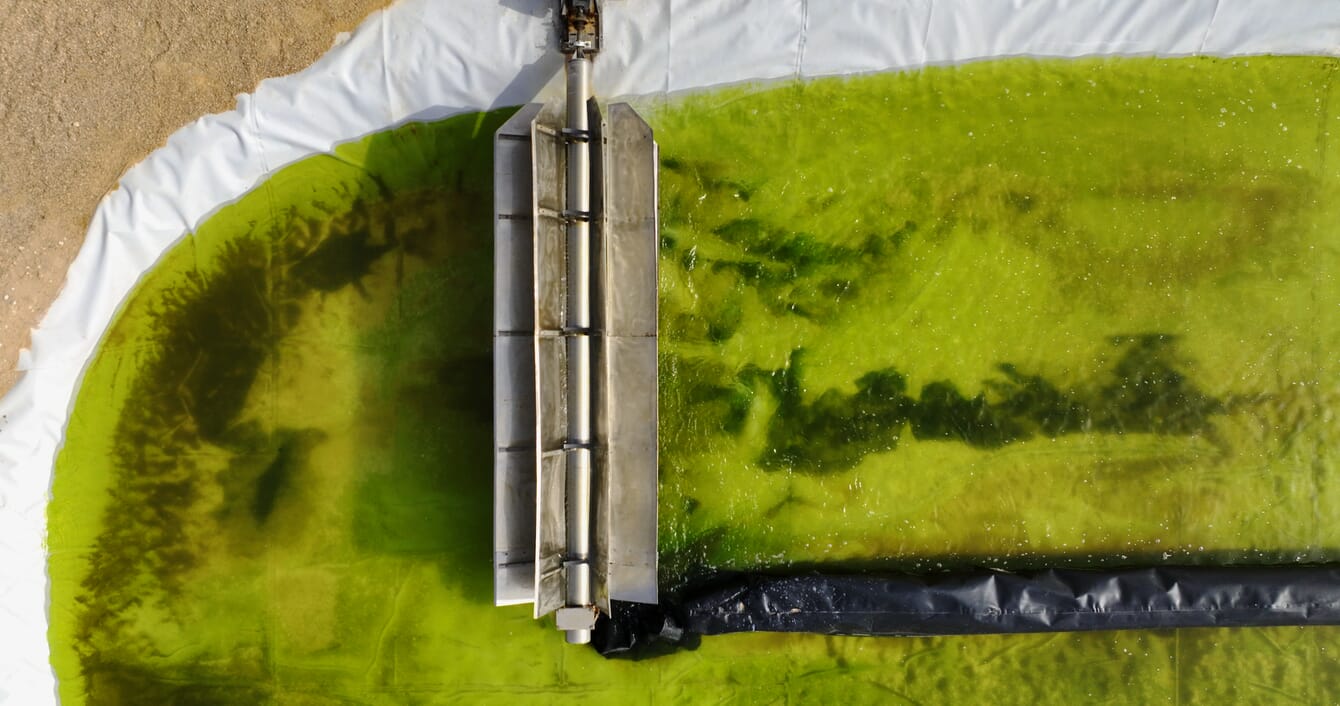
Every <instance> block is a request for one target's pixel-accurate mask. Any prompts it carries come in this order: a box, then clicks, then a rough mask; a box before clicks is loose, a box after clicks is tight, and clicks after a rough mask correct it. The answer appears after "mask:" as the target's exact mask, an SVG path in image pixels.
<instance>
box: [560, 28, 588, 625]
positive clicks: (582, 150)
mask: <svg viewBox="0 0 1340 706" xmlns="http://www.w3.org/2000/svg"><path fill="white" fill-rule="evenodd" d="M567 88H568V101H567V128H568V135H569V141H568V155H567V156H568V160H567V161H568V165H567V170H568V173H567V209H566V211H567V214H566V215H567V218H568V227H567V231H568V252H567V260H568V262H567V279H568V287H567V290H568V297H567V299H568V300H567V321H566V324H567V326H566V328H567V331H568V337H567V344H568V345H567V348H568V351H567V352H568V370H567V377H568V429H567V437H568V452H567V520H568V533H567V534H568V536H567V539H568V558H567V562H566V568H567V579H568V586H567V589H568V596H567V604H568V606H569V607H587V606H590V605H591V604H592V603H593V596H592V595H591V455H592V454H591V445H592V435H591V417H592V415H591V336H590V329H591V223H590V220H591V144H590V141H589V135H590V132H589V130H590V125H589V124H588V122H589V121H588V117H587V105H586V103H587V101H588V100H589V99H590V97H591V60H590V59H589V58H586V57H583V56H581V55H580V54H577V55H574V56H571V57H569V58H568V61H567ZM567 641H568V642H569V643H573V644H584V643H587V642H590V641H591V631H590V630H568V631H567Z"/></svg>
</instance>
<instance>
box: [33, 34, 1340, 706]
mask: <svg viewBox="0 0 1340 706" xmlns="http://www.w3.org/2000/svg"><path fill="white" fill-rule="evenodd" d="M1335 69H1336V62H1335V61H1334V60H1330V59H1292V58H1252V59H1242V60H1233V61H1220V60H1208V59H1184V60H1152V59H1124V60H1107V61H1076V62H1057V61H1048V62H1034V61H1005V62H995V63H983V64H974V65H968V66H963V67H954V68H936V69H927V70H924V71H920V72H915V73H907V74H896V75H885V76H871V77H865V78H859V79H850V80H823V81H815V82H811V83H805V84H788V85H782V86H770V87H755V88H734V89H729V90H725V91H713V92H709V93H704V94H702V95H699V96H693V97H689V98H686V99H676V100H674V101H670V102H662V103H658V104H654V105H652V104H648V105H647V106H643V107H644V109H645V112H646V113H647V114H648V117H649V118H650V120H651V121H652V123H653V126H654V127H655V129H656V131H657V136H658V139H659V141H660V142H661V145H662V155H663V158H664V160H663V165H662V171H661V174H662V195H661V199H662V223H663V242H662V263H661V265H662V267H661V272H662V283H661V306H662V331H661V335H662V360H661V366H662V400H661V407H662V428H661V435H662V460H663V463H662V486H661V494H662V507H661V518H662V547H661V554H662V561H663V564H664V567H665V571H664V574H665V575H664V577H663V582H664V584H665V585H667V586H675V585H678V584H679V583H680V582H682V581H684V580H686V579H689V578H692V577H694V576H698V575H701V574H704V573H709V572H711V571H715V570H718V569H722V568H754V567H761V566H763V567H777V566H783V565H787V564H792V563H810V562H840V563H842V564H844V565H852V564H864V563H879V564H886V565H897V566H911V567H919V568H935V567H936V566H937V565H942V566H949V565H954V564H965V563H966V564H979V563H985V564H989V565H993V566H996V565H1018V566H1032V565H1042V564H1057V563H1065V564H1093V563H1133V562H1138V563H1149V562H1158V561H1170V562H1179V563H1180V562H1186V561H1214V562H1218V561H1275V560H1288V561H1293V560H1299V559H1334V558H1336V557H1335V556H1334V554H1333V552H1334V550H1333V549H1332V548H1333V547H1335V546H1337V542H1336V541H1335V540H1334V539H1333V537H1332V534H1333V533H1334V532H1335V530H1333V529H1331V525H1332V524H1334V523H1333V522H1332V521H1333V520H1334V519H1335V518H1336V517H1337V515H1340V507H1337V505H1336V496H1335V492H1336V491H1335V488H1334V486H1335V482H1334V481H1335V473H1334V470H1333V469H1334V455H1333V453H1332V452H1331V450H1330V446H1331V444H1330V440H1331V439H1332V438H1334V437H1335V425H1336V424H1337V422H1336V421H1335V418H1334V415H1333V414H1332V413H1331V412H1330V409H1331V405H1332V403H1333V402H1334V398H1335V394H1336V383H1337V380H1340V377H1337V374H1336V373H1337V370H1336V368H1337V361H1336V360H1335V356H1334V355H1332V354H1331V353H1330V351H1332V350H1334V346H1333V343H1334V342H1335V339H1336V338H1337V336H1340V325H1337V324H1340V321H1337V320H1336V318H1335V317H1336V316H1337V312H1336V302H1337V301H1340V299H1337V298H1336V296H1335V294H1336V291H1335V290H1336V287H1337V285H1336V283H1335V281H1334V277H1333V276H1332V273H1333V272H1335V271H1336V268H1335V264H1336V263H1337V245H1338V244H1340V238H1337V232H1336V229H1335V226H1334V225H1333V224H1334V223H1335V222H1336V220H1335V217H1334V216H1335V209H1336V207H1335V205H1334V204H1335V203H1336V202H1335V199H1334V198H1333V197H1334V195H1335V186H1336V166H1335V165H1337V164H1340V162H1336V161H1335V160H1334V158H1333V155H1332V154H1331V152H1332V151H1333V148H1332V147H1331V146H1330V143H1329V140H1328V138H1329V129H1330V125H1331V124H1332V123H1334V122H1335V121H1336V115H1335V111H1334V110H1333V109H1332V108H1331V104H1330V93H1331V86H1332V76H1333V73H1334V71H1335ZM508 113H510V111H502V112H499V113H494V114H488V115H483V116H463V117H460V118H454V119H451V120H448V121H444V122H441V123H435V124H431V125H412V126H407V127H404V128H400V129H397V130H394V131H390V132H387V133H382V134H380V135H376V136H373V137H371V138H368V139H367V140H364V141H361V142H358V143H354V144H350V145H346V146H344V147H341V148H340V149H339V150H338V151H337V153H336V154H335V155H334V156H324V157H315V158H311V159H309V160H306V161H304V162H301V163H298V164H295V165H293V166H291V167H288V168H285V169H283V170H281V171H279V172H277V173H276V174H275V175H273V176H272V177H271V178H270V179H269V180H268V181H267V182H265V183H264V184H263V185H262V186H261V187H259V188H258V189H257V190H255V191H254V192H252V193H251V194H248V195H246V196H244V197H243V198H242V199H240V200H239V201H238V202H236V203H235V204H232V205H230V206H227V207H225V208H223V209H221V210H220V211H219V212H218V213H216V214H215V215H214V216H212V217H211V218H210V219H209V220H208V221H207V222H206V223H205V224H204V225H202V226H201V227H200V228H199V229H198V231H197V232H195V233H191V234H188V235H187V237H185V238H184V239H183V240H182V241H181V243H180V244H179V245H177V246H176V247H174V248H173V249H172V250H171V251H170V252H169V253H168V254H167V255H166V256H165V257H164V259H163V260H162V262H160V263H159V264H158V265H157V266H156V267H155V268H154V270H153V271H152V272H150V273H149V274H148V275H146V277H145V279H144V280H143V281H142V282H141V283H140V285H139V287H138V288H137V289H136V291H135V293H134V294H133V295H132V296H131V297H130V298H129V299H128V300H127V302H126V303H125V304H124V305H123V308H122V311H121V313H120V314H119V315H118V317H117V319H116V321H115V322H114V324H113V326H112V328H111V329H110V330H109V332H108V334H107V335H106V337H105V339H104V341H103V344H102V346H101V347H100V348H99V352H98V354H97V356H96V358H95V359H94V361H93V362H92V363H91V364H90V366H89V368H88V371H87V372H86V375H85V379H84V383H83V386H82V388H81V390H80V393H79V397H78V399H77V401H76V404H75V407H74V411H73V413H72V417H71V421H70V424H69V426H68V428H67V434H66V441H65V446H64V449H63V451H62V453H61V455H60V457H59V459H58V461H57V472H56V479H55V485H54V488H53V500H52V503H51V505H50V508H49V513H48V514H49V527H50V537H49V543H50V548H51V565H50V566H51V575H52V611H51V619H52V629H51V644H52V651H53V663H54V665H55V667H56V671H57V675H58V677H59V679H60V682H61V696H62V699H63V700H64V701H65V702H67V703H84V702H87V703H101V704H120V703H127V704H129V703H209V704H212V703H283V704H326V703H446V702H456V701H460V700H468V701H472V702H473V701H481V702H501V703H512V702H515V701H518V700H533V701H543V702H546V703H548V702H563V701H582V702H619V703H625V702H635V703H636V702H646V703H651V702H666V701H674V702H680V701H692V702H697V701H705V700H711V701H726V702H737V701H738V702H765V703H766V702H779V701H799V700H814V701H832V700H837V699H842V700H844V701H849V702H850V701H855V702H876V701H878V702H881V703H884V702H890V701H892V702H899V701H900V700H901V701H911V702H941V703H979V702H985V701H992V702H1012V703H1035V702H1053V703H1072V702H1075V701H1092V700H1111V701H1122V702H1130V703H1150V702H1156V701H1168V702H1193V701H1207V702H1208V701H1219V702H1233V703H1244V702H1245V703H1250V702H1257V703H1274V702H1279V701H1281V700H1288V699H1293V700H1302V701H1307V702H1321V701H1329V700H1331V699H1332V698H1333V697H1334V695H1335V694H1336V693H1338V692H1337V673H1336V670H1335V669H1334V665H1333V663H1332V659H1333V658H1332V656H1333V655H1334V654H1335V653H1336V652H1337V651H1338V650H1340V631H1337V630H1334V629H1329V628H1325V629H1307V630H1303V629H1269V630H1233V631H1226V630H1202V631H1177V632H1144V633H1124V634H1123V633H1102V634H1087V635H1049V636H985V637H974V638H946V639H915V640H911V639H909V640H901V639H879V640H877V639H854V638H853V639H840V638H824V637H818V636H804V635H792V636H777V635H747V636H731V637H721V638H708V639H706V640H705V641H704V642H703V644H702V645H701V647H699V648H698V649H697V650H694V651H688V652H682V653H679V654H676V655H672V656H668V657H661V658H657V659H654V660H648V661H643V662H626V661H606V660H604V659H602V658H600V657H598V656H596V655H595V654H594V653H592V652H591V651H589V650H586V649H573V648H568V647H566V646H564V645H563V644H562V639H561V637H560V636H559V635H558V634H556V633H555V632H554V631H553V630H552V625H551V624H547V623H546V622H541V623H536V622H534V621H531V620H530V619H529V614H528V612H527V611H526V609H525V608H511V609H494V608H492V607H491V606H489V602H490V599H491V588H490V586H489V581H490V567H489V548H488V547H489V526H490V525H489V514H490V512H491V499H490V497H489V493H490V490H489V488H490V474H491V450H490V448H489V438H490V432H489V425H490V422H491V414H490V401H489V395H490V385H489V367H490V360H491V359H490V353H489V343H490V341H489V338H490V317H491V314H492V306H491V302H490V292H491V281H490V274H491V266H492V264H491V249H490V247H491V246H490V239H491V208H492V199H491V195H490V194H489V188H490V183H491V165H490V154H491V136H492V133H493V131H494V130H495V129H496V128H497V126H498V125H499V124H500V122H501V121H502V120H503V119H504V118H505V117H506V115H507V114H508ZM1328 164H1329V165H1332V166H1329V167H1328Z"/></svg>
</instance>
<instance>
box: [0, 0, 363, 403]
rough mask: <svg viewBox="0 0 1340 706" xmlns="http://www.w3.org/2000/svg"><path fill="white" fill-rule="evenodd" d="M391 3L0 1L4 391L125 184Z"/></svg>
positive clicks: (0, 363) (0, 374)
mask: <svg viewBox="0 0 1340 706" xmlns="http://www.w3.org/2000/svg"><path fill="white" fill-rule="evenodd" d="M386 4H388V3H387V1H386V0H307V1H305V2H304V1H301V0H300V1H298V2H287V3H285V2H275V1H274V0H203V1H202V0H113V1H110V2H109V1H108V0H0V37H4V41H3V42H0V394H3V393H4V392H5V391H8V390H9V388H10V387H11V386H12V385H13V384H14V381H15V380H16V379H17V378H18V375H19V373H17V372H16V371H15V364H16V362H17V360H18V352H19V349H20V348H21V347H23V346H25V345H27V341H28V332H29V330H30V329H31V328H33V327H35V326H36V325H37V323H38V322H39V321H40V319H41V317H42V315H43V313H44V312H45V311H46V309H47V307H48V306H49V305H50V304H51V302H52V300H53V299H55V297H56V294H57V292H58V291H59V290H60V288H61V286H62V284H63V282H64V280H65V271H66V268H68V267H69V265H70V262H71V260H72V259H73V258H74V255H75V253H76V252H77V251H78V249H79V246H80V244H81V243H82V242H83V239H84V231H85V229H86V228H87V227H88V222H89V218H90V217H91V216H92V214H93V210H94V209H95V208H96V207H97V205H98V201H99V200H100V199H101V198H102V196H103V195H104V194H105V193H107V192H108V191H111V190H112V189H114V188H115V187H116V183H117V180H118V179H119V178H120V176H121V174H123V173H124V172H125V171H126V169H128V168H129V167H130V166H131V165H133V164H135V163H136V162H138V161H139V160H141V159H143V158H144V157H145V156H147V155H148V154H149V153H150V152H152V151H153V150H154V149H156V148H157V147H159V146H160V145H162V144H163V143H164V141H165V140H166V139H167V137H168V135H170V134H172V133H173V132H174V131H176V130H177V128H179V127H181V126H182V125H185V124H186V123H189V122H191V121H192V120H194V119H195V118H197V117H199V116H201V115H204V114H206V113H217V112H221V111H225V110H229V109H231V108H232V107H233V101H234V98H233V97H234V96H235V95H236V94H238V93H244V92H248V91H251V90H252V89H253V88H254V87H255V85H256V83H257V82H258V81H260V80H261V79H263V78H266V77H269V76H280V75H283V74H287V73H292V72H294V71H297V70H299V69H302V68H303V67H304V66H307V65H308V64H310V63H312V61H314V60H315V59H316V58H317V57H319V56H320V55H321V54H322V53H324V52H325V51H326V50H327V49H328V48H330V46H331V44H332V43H333V41H334V38H335V36H336V34H338V33H339V32H342V31H346V30H351V29H353V28H354V27H355V26H356V25H357V24H358V23H359V22H360V21H361V20H362V19H363V18H364V17H365V16H366V15H367V14H368V13H370V12H372V11H373V10H375V9H377V8H379V7H382V6H384V5H386Z"/></svg>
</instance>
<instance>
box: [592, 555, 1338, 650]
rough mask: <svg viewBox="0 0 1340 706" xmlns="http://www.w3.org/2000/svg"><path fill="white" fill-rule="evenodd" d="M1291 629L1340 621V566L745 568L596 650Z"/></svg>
mask: <svg viewBox="0 0 1340 706" xmlns="http://www.w3.org/2000/svg"><path fill="white" fill-rule="evenodd" d="M1282 625H1340V567H1335V566H1278V567H1161V568H1151V569H1120V570H1106V571H1081V570H1045V571H1034V572H1019V573H1006V572H998V571H981V572H976V573H957V574H939V575H930V576H912V575H824V574H806V575H798V576H771V575H757V574H755V575H736V576H732V577H729V578H727V579H725V580H724V581H722V582H718V583H715V584H714V585H711V586H708V587H705V588H702V589H699V590H696V591H690V592H688V593H687V594H686V595H685V597H684V598H683V599H681V600H680V601H678V602H676V603H673V604H669V605H663V606H652V607H648V608H639V607H635V606H632V605H622V606H618V607H617V609H616V610H615V611H614V616H613V618H612V619H611V620H607V621H602V625H599V626H598V632H597V639H596V640H595V641H594V645H595V647H596V649H597V650H598V651H599V652H600V653H601V654H604V655H607V656H615V655H625V654H626V655H627V656H634V657H640V656H645V655H647V654H650V653H654V652H656V651H659V650H662V649H665V648H671V647H674V646H680V647H692V646H693V644H694V636H696V635H722V634H727V633H737V632H808V633H818V634H823V635H883V636H928V635H978V634H996V633H1035V632H1070V631H1085V630H1147V629H1158V628H1196V627H1266V626H1282ZM649 650H650V652H649Z"/></svg>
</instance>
